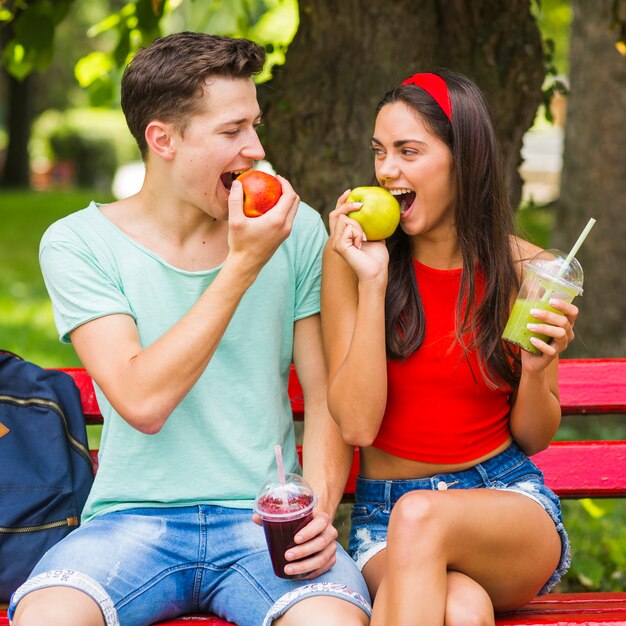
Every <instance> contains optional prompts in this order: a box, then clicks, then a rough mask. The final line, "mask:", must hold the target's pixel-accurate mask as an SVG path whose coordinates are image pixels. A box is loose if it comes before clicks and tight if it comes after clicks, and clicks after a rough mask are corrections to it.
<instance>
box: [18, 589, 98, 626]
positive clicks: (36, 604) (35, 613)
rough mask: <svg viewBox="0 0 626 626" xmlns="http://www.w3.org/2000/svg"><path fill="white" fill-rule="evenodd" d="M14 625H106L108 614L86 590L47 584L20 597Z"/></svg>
mask: <svg viewBox="0 0 626 626" xmlns="http://www.w3.org/2000/svg"><path fill="white" fill-rule="evenodd" d="M12 626H104V618H103V616H102V612H101V611H100V607H98V604H97V603H96V602H95V600H93V599H92V598H90V597H89V596H88V595H87V594H85V593H83V592H82V591H79V590H78V589H72V588H70V587H46V588H45V589H37V590H35V591H31V592H30V593H28V594H26V595H25V596H24V597H23V598H22V599H21V600H20V602H19V603H18V605H17V607H16V609H15V615H14V616H13V621H12Z"/></svg>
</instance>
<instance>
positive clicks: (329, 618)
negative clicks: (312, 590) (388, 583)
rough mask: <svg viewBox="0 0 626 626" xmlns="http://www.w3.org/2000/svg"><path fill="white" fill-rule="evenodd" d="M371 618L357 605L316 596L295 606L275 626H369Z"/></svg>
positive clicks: (338, 599)
mask: <svg viewBox="0 0 626 626" xmlns="http://www.w3.org/2000/svg"><path fill="white" fill-rule="evenodd" d="M369 623H370V622H369V618H368V617H367V615H366V614H365V612H364V611H363V609H361V608H359V607H358V606H357V605H356V604H352V603H351V602H348V601H346V600H342V599H341V598H336V597H331V596H315V597H313V598H307V599H306V600H301V601H300V602H298V603H296V604H294V605H293V606H292V607H291V608H290V609H289V610H288V611H287V612H286V613H285V614H284V615H283V616H282V617H280V618H279V619H277V620H276V621H275V622H274V625H273V626H309V625H310V626H313V625H317V624H324V626H367V625H368V624H369Z"/></svg>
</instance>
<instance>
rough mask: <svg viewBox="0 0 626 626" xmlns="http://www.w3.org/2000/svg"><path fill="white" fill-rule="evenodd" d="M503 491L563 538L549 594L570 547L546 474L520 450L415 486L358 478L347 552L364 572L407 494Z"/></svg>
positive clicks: (546, 587) (545, 590)
mask: <svg viewBox="0 0 626 626" xmlns="http://www.w3.org/2000/svg"><path fill="white" fill-rule="evenodd" d="M480 488H486V489H503V490H506V491H515V492H518V493H521V494H523V495H525V496H527V497H529V498H531V499H532V500H534V501H535V502H537V503H538V504H540V505H541V506H542V507H543V508H544V509H545V510H546V511H547V513H548V515H550V517H551V518H552V521H553V522H554V524H555V526H556V529H557V531H558V533H559V536H560V537H561V559H560V561H559V564H558V566H557V568H556V570H555V572H554V573H553V574H552V576H551V577H550V580H548V582H547V583H546V584H545V585H544V586H543V588H542V589H541V591H540V594H545V593H548V592H549V591H550V589H552V587H554V585H556V584H557V583H558V582H559V580H560V579H561V577H562V576H563V574H565V572H566V571H567V570H568V568H569V565H570V543H569V538H568V536H567V532H566V531H565V527H564V525H563V517H562V515H561V504H560V502H559V498H558V497H557V496H556V494H555V493H554V492H553V491H552V490H551V489H549V488H548V487H546V485H545V483H544V480H543V473H542V472H541V470H540V469H539V468H538V467H537V466H536V465H535V464H534V463H533V462H532V461H531V460H530V459H529V458H528V456H526V454H524V453H523V452H522V451H521V450H520V448H519V447H518V446H517V445H516V444H515V443H513V444H511V445H510V446H509V447H508V448H507V449H506V450H504V451H503V452H501V453H500V454H498V455H496V456H495V457H493V458H491V459H488V460H487V461H485V462H484V463H480V464H478V465H475V466H474V467H472V468H470V469H467V470H464V471H462V472H455V473H452V474H435V475H434V476H431V477H429V478H420V479H414V480H371V479H368V478H360V477H359V478H357V487H356V493H355V504H354V507H353V508H352V528H351V531H350V543H349V545H348V552H349V553H350V556H351V557H352V558H353V559H354V560H355V561H356V563H357V565H358V567H359V568H360V569H363V567H364V566H365V564H366V563H367V562H368V561H369V559H371V558H372V557H373V556H374V555H376V554H377V553H378V552H380V551H381V550H384V549H385V548H386V546H387V527H388V525H389V516H390V514H391V510H392V509H393V506H394V504H395V503H396V502H397V501H398V500H399V499H400V497H401V496H403V495H404V494H406V493H408V492H410V491H415V490H418V489H427V490H433V491H437V490H442V489H480Z"/></svg>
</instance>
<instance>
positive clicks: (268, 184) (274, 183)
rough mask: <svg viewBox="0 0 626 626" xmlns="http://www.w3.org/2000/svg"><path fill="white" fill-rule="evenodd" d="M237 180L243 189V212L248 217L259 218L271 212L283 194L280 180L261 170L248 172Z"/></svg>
mask: <svg viewBox="0 0 626 626" xmlns="http://www.w3.org/2000/svg"><path fill="white" fill-rule="evenodd" d="M236 180H239V181H241V185H242V187H243V212H244V215H246V216H248V217H259V215H263V213H265V212H267V211H269V210H270V209H271V208H272V207H273V206H274V205H275V204H276V203H277V202H278V198H280V196H281V195H282V193H283V188H282V187H281V184H280V182H279V180H278V178H276V177H275V176H272V175H271V174H266V173H265V172H261V171H260V170H248V171H247V172H244V173H243V174H240V175H239V176H237V178H236Z"/></svg>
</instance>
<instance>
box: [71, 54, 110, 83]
mask: <svg viewBox="0 0 626 626" xmlns="http://www.w3.org/2000/svg"><path fill="white" fill-rule="evenodd" d="M112 69H113V61H112V60H111V57H110V56H109V55H108V54H104V52H92V53H91V54H88V55H87V56H85V57H83V58H82V59H79V61H78V63H76V65H75V67H74V76H76V80H77V81H78V84H79V85H80V86H81V87H89V86H90V85H91V84H93V83H94V82H96V81H97V80H99V79H102V78H103V77H105V76H106V75H107V74H108V73H109V71H111V70H112Z"/></svg>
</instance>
